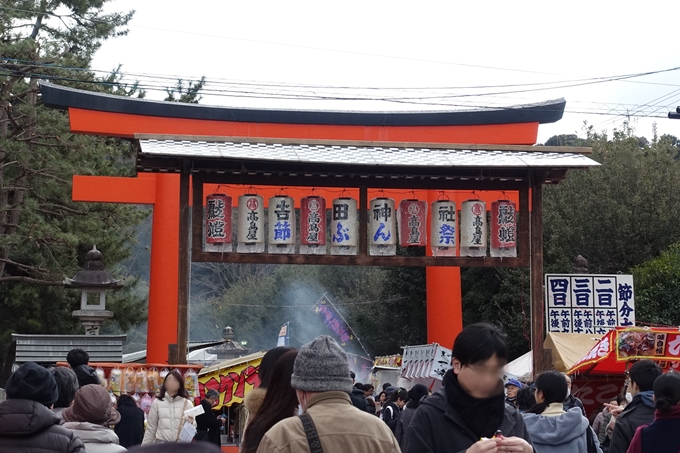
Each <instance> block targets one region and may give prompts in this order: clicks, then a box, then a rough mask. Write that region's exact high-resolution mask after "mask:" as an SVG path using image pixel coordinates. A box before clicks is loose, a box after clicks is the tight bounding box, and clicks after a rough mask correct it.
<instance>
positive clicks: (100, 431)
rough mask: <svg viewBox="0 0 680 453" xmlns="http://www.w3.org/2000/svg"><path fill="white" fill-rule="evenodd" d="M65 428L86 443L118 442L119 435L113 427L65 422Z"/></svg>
mask: <svg viewBox="0 0 680 453" xmlns="http://www.w3.org/2000/svg"><path fill="white" fill-rule="evenodd" d="M63 426H64V428H66V429H70V430H71V431H73V432H74V433H76V435H77V436H78V437H80V439H81V440H82V441H83V443H86V444H116V445H118V443H119V440H118V436H117V435H116V433H115V432H113V430H112V429H111V428H107V427H106V426H101V425H95V424H94V423H81V422H70V423H64V425H63Z"/></svg>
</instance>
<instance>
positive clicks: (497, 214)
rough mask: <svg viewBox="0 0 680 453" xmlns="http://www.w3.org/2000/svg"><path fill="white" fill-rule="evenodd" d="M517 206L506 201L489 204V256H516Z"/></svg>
mask: <svg viewBox="0 0 680 453" xmlns="http://www.w3.org/2000/svg"><path fill="white" fill-rule="evenodd" d="M516 214H517V204H516V203H514V202H512V201H508V200H499V201H494V202H493V203H491V256H494V257H515V256H517V215H516Z"/></svg>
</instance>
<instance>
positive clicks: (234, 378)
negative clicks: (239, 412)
mask: <svg viewBox="0 0 680 453" xmlns="http://www.w3.org/2000/svg"><path fill="white" fill-rule="evenodd" d="M264 355H265V352H257V353H254V354H249V355H246V356H243V357H237V358H235V359H231V360H226V361H224V362H222V363H218V364H217V365H213V366H211V367H208V368H203V369H202V370H201V372H200V373H199V374H198V389H199V394H200V399H203V398H205V394H206V392H207V391H208V390H217V391H218V392H219V393H220V399H219V401H218V402H217V405H216V406H215V407H214V409H215V410H219V409H221V408H222V407H224V406H227V407H229V406H231V405H232V404H240V403H242V402H243V398H244V397H245V396H246V394H247V393H248V392H249V391H250V390H252V389H253V388H255V387H257V386H258V385H260V374H259V373H260V363H261V362H262V357H264Z"/></svg>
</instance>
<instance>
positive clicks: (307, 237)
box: [300, 196, 326, 255]
mask: <svg viewBox="0 0 680 453" xmlns="http://www.w3.org/2000/svg"><path fill="white" fill-rule="evenodd" d="M300 253H303V254H307V255H325V254H326V199H325V198H323V197H319V196H309V197H305V198H303V199H301V200H300Z"/></svg>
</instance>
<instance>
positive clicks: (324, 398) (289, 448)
mask: <svg viewBox="0 0 680 453" xmlns="http://www.w3.org/2000/svg"><path fill="white" fill-rule="evenodd" d="M305 412H307V413H308V414H309V415H310V416H311V417H312V421H313V422H314V426H316V430H317V432H318V434H319V440H320V441H321V446H322V448H323V451H324V453H348V452H356V453H364V452H366V453H368V452H370V453H399V452H400V450H399V445H398V444H397V440H396V439H395V438H394V436H393V435H392V432H391V431H390V429H389V428H388V427H387V426H386V425H385V423H383V422H382V421H380V419H378V418H377V417H375V416H373V415H370V414H368V413H366V412H363V411H360V410H359V409H357V408H356V407H354V406H352V402H351V400H350V398H349V395H348V394H347V393H344V392H324V393H320V394H318V395H314V396H313V397H311V398H310V399H309V401H308V405H307V409H306V411H305ZM257 451H258V453H304V452H308V451H309V444H308V442H307V436H306V435H305V430H304V428H303V427H302V421H301V420H300V417H290V418H286V419H284V420H282V421H280V422H279V423H277V424H276V425H274V427H273V428H272V429H270V430H269V431H267V433H266V434H265V435H264V438H263V439H262V442H260V446H259V448H258V450H257Z"/></svg>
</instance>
